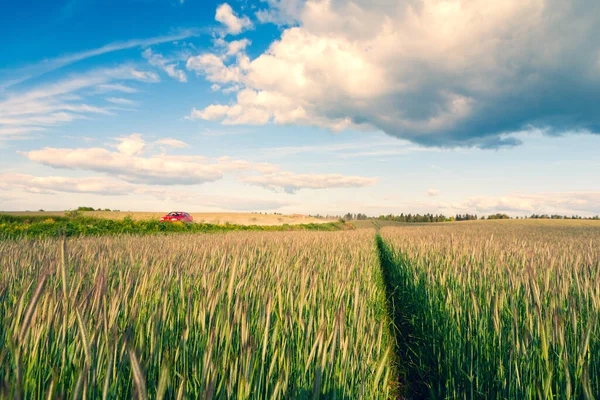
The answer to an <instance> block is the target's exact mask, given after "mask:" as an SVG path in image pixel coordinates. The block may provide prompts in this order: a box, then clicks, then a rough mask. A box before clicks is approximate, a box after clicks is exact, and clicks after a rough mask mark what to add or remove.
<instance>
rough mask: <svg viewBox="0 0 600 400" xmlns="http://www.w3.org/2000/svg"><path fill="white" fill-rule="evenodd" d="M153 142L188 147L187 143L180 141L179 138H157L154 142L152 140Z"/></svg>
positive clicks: (174, 146) (181, 147)
mask: <svg viewBox="0 0 600 400" xmlns="http://www.w3.org/2000/svg"><path fill="white" fill-rule="evenodd" d="M154 144H156V145H163V146H169V147H173V148H176V149H183V148H186V147H190V146H189V145H188V144H187V143H185V142H182V141H181V140H177V139H173V138H163V139H158V140H157V141H156V142H154Z"/></svg>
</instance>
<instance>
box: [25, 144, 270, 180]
mask: <svg viewBox="0 0 600 400" xmlns="http://www.w3.org/2000/svg"><path fill="white" fill-rule="evenodd" d="M116 141H117V142H118V143H117V144H116V145H115V146H114V147H116V149H117V151H110V150H108V149H105V148H98V147H92V148H75V149H69V148H50V147H46V148H44V149H42V150H34V151H30V152H24V153H22V154H23V155H25V156H26V157H27V158H29V159H30V160H32V161H35V162H38V163H41V164H44V165H48V166H51V167H55V168H66V169H78V170H85V171H93V172H98V173H105V174H108V175H112V176H116V177H118V178H119V179H122V180H124V181H127V182H132V183H146V184H157V185H177V184H180V185H194V184H201V183H205V182H212V181H216V180H219V179H221V178H222V177H223V175H224V174H225V173H226V172H245V171H257V172H273V171H275V170H277V169H278V166H276V165H273V164H269V163H255V162H250V161H246V160H238V159H233V158H229V157H221V158H217V159H209V158H206V157H202V156H170V155H167V154H164V153H161V154H149V155H146V154H145V153H147V152H148V151H149V150H152V148H153V147H156V146H164V145H167V146H171V147H184V146H186V144H185V143H184V142H181V141H179V140H176V139H172V138H164V139H159V140H157V141H156V142H151V143H148V142H146V141H145V140H144V139H143V137H142V135H141V134H139V133H134V134H131V135H129V136H124V137H120V138H117V139H116Z"/></svg>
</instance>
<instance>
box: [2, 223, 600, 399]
mask: <svg viewBox="0 0 600 400" xmlns="http://www.w3.org/2000/svg"><path fill="white" fill-rule="evenodd" d="M364 222H365V223H368V224H371V226H369V225H368V224H366V225H365V224H363V225H364V226H362V225H360V224H359V227H360V228H364V229H357V230H350V231H337V232H314V231H311V232H306V231H305V232H268V231H256V232H248V231H245V232H227V233H211V234H206V233H194V234H190V233H174V234H172V235H168V236H166V235H127V234H125V235H108V236H91V237H90V236H78V237H71V238H68V239H66V240H64V241H63V240H62V239H59V238H37V239H31V238H13V239H5V240H0V299H1V305H0V398H3V397H5V398H13V397H21V398H51V397H58V398H61V397H83V398H100V397H101V398H132V397H136V398H144V399H145V398H198V397H200V398H242V399H250V398H252V399H255V398H256V399H257V398H260V399H262V398H271V399H283V398H316V397H321V398H338V399H339V398H341V399H354V398H361V399H363V398H367V399H383V398H386V399H387V398H402V399H417V398H434V399H447V398H452V399H454V398H456V399H458V398H460V399H473V398H486V399H504V398H507V399H539V398H543V399H550V398H560V399H563V398H564V399H569V398H570V399H591V398H594V396H597V394H598V393H600V358H599V357H598V354H600V324H599V321H598V316H599V313H600V269H599V268H600V223H598V222H597V221H571V220H568V221H545V220H526V221H514V220H511V221H473V222H456V223H430V224H380V225H379V226H374V225H373V223H372V222H371V221H364ZM371 227H373V228H376V229H377V230H376V229H373V228H371Z"/></svg>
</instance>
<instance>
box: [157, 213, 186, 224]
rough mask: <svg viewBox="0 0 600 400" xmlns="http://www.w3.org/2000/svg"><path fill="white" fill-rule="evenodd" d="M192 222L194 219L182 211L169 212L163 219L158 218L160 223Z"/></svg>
mask: <svg viewBox="0 0 600 400" xmlns="http://www.w3.org/2000/svg"><path fill="white" fill-rule="evenodd" d="M176 221H181V222H194V218H192V216H191V215H190V214H188V213H186V212H183V211H171V212H170V213H168V214H167V215H165V216H164V217H160V222H176Z"/></svg>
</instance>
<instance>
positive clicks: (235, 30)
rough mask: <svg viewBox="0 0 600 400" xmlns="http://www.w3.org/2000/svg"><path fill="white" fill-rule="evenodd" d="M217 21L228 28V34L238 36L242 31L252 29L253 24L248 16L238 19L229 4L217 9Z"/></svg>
mask: <svg viewBox="0 0 600 400" xmlns="http://www.w3.org/2000/svg"><path fill="white" fill-rule="evenodd" d="M215 20H217V21H218V22H220V23H222V24H223V25H225V26H226V27H227V33H230V34H233V35H237V34H239V33H241V32H242V31H245V30H248V29H250V28H252V22H251V21H250V19H249V18H248V17H246V16H242V17H238V16H237V15H235V13H234V11H233V9H232V8H231V6H230V5H229V4H227V3H223V4H221V5H220V6H219V7H217V12H216V14H215Z"/></svg>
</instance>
